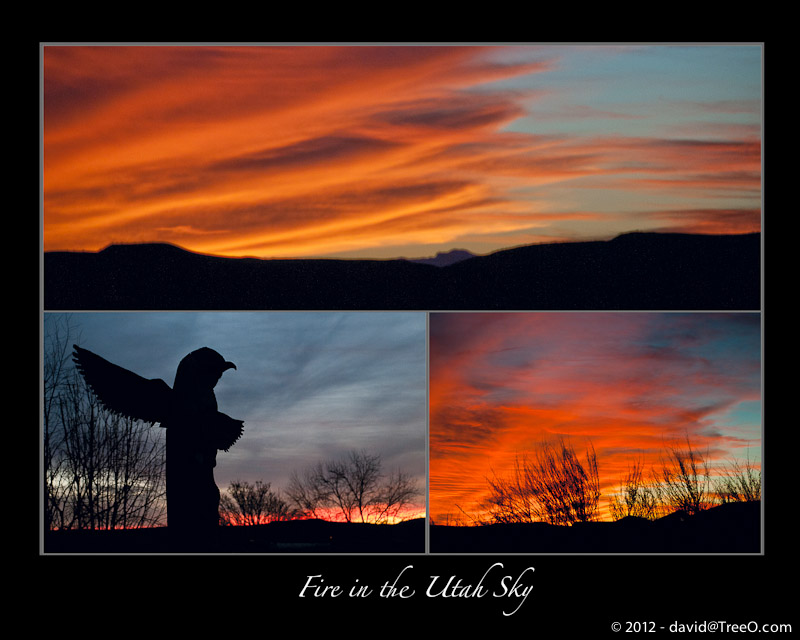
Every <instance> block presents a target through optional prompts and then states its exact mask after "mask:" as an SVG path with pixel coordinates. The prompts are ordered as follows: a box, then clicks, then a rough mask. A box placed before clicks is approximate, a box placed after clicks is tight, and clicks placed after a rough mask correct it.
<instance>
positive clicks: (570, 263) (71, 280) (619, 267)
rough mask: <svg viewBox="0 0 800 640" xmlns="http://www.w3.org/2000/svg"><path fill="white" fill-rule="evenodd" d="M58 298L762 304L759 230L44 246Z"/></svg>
mask: <svg viewBox="0 0 800 640" xmlns="http://www.w3.org/2000/svg"><path fill="white" fill-rule="evenodd" d="M43 269H44V282H43V284H44V308H45V309H46V310H50V311H56V310H112V309H113V310H131V309H135V310H143V311H144V310H187V309H192V310H198V311H199V310H224V309H236V310H248V309H257V310H295V311H302V310H360V311H369V310H431V311H434V310H493V309H494V310H504V311H511V310H653V309H658V310H670V309H677V310H682V311H690V310H757V309H759V308H760V302H761V298H760V287H761V234H758V233H754V234H745V235H727V236H711V235H691V234H664V233H629V234H625V235H621V236H619V237H617V238H615V239H613V240H609V241H597V242H568V243H559V244H542V245H530V246H524V247H517V248H514V249H507V250H504V251H498V252H496V253H493V254H490V255H487V256H475V257H473V258H469V259H467V260H462V261H460V262H457V263H456V264H451V265H449V266H444V267H438V266H433V265H431V264H420V263H417V262H413V261H408V260H402V259H398V260H305V259H298V260H263V259H255V258H220V257H213V256H207V255H201V254H197V253H192V252H189V251H185V250H183V249H180V248H178V247H175V246H172V245H166V244H141V245H112V246H110V247H108V248H106V249H104V250H103V251H99V252H97V253H73V252H48V253H45V254H44V261H43Z"/></svg>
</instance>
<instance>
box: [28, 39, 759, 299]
mask: <svg viewBox="0 0 800 640" xmlns="http://www.w3.org/2000/svg"><path fill="white" fill-rule="evenodd" d="M40 73H41V78H40V79H41V85H40V87H41V102H40V108H41V133H42V136H41V165H40V169H41V184H42V193H41V202H40V207H41V208H40V216H41V225H42V227H41V229H42V298H43V306H44V310H45V311H67V310H420V311H428V310H430V311H437V310H454V311H459V310H474V311H483V310H487V311H490V310H505V311H513V310H531V311H535V310H585V311H593V310H597V311H603V310H622V311H625V310H631V311H633V310H663V311H670V310H681V311H692V310H709V311H714V310H726V311H730V310H741V311H758V310H761V306H762V271H761V267H762V253H763V245H762V234H761V227H762V196H763V193H762V129H763V116H762V109H763V105H762V88H763V87H762V84H763V45H761V44H758V43H756V44H746V43H742V44H715V43H709V44H685V43H682V44H618V45H612V44H596V45H594V44H572V45H571V44H563V45H562V44H558V45H556V44H541V45H537V44H492V45H489V44H472V45H458V46H453V45H449V44H430V45H418V44H413V45H404V44H396V45H395V44H370V45H362V44H330V45H328V44H326V45H306V44H302V45H301V44H296V45H294V44H281V45H277V46H273V45H244V44H233V45H225V44H219V45H216V44H215V45H213V46H211V45H209V46H205V45H194V44H193V45H184V44H163V45H161V44H159V45H154V44H144V45H129V44H124V45H122V44H103V45H95V44H91V43H86V44H57V43H56V44H47V43H42V44H41V46H40Z"/></svg>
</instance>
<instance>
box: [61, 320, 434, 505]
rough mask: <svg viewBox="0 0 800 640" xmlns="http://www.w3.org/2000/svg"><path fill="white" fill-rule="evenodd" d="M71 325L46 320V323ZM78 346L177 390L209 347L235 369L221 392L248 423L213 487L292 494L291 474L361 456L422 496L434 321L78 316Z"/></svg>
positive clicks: (221, 399) (228, 409) (226, 405)
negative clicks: (194, 356) (189, 365)
mask: <svg viewBox="0 0 800 640" xmlns="http://www.w3.org/2000/svg"><path fill="white" fill-rule="evenodd" d="M62 315H63V314H55V313H53V314H50V313H48V314H45V336H46V335H47V330H48V325H49V323H50V322H52V321H54V320H57V319H58V318H59V317H60V316H62ZM70 321H71V324H72V326H73V329H74V333H73V335H71V336H70V340H71V342H74V343H77V344H79V345H80V346H82V347H84V348H87V349H89V350H91V351H94V352H95V353H97V354H98V355H101V356H103V357H104V358H106V359H107V360H110V361H111V362H114V363H115V364H118V365H120V366H123V367H126V368H128V369H131V370H133V371H135V372H136V373H138V374H140V375H142V376H144V377H146V378H162V379H163V380H165V381H166V382H167V383H168V384H169V385H170V386H172V383H173V381H174V377H175V371H176V369H177V366H178V363H179V362H180V360H181V358H183V357H184V356H185V355H186V354H188V353H189V352H191V351H193V350H194V349H198V348H200V347H204V346H205V347H211V348H212V349H215V350H216V351H218V352H219V353H220V354H222V356H223V357H224V358H225V359H226V360H230V361H232V362H234V363H235V364H236V366H237V369H236V370H230V371H228V372H226V373H225V374H224V375H223V377H222V379H221V380H220V381H219V383H218V384H217V387H216V389H215V392H216V396H217V402H218V404H219V409H220V411H222V412H224V413H227V414H228V415H230V416H232V417H234V418H237V419H241V420H244V421H245V432H244V435H243V437H242V439H241V440H240V441H239V442H237V444H236V445H235V446H234V447H233V448H232V449H231V450H230V451H229V452H228V453H224V452H221V453H220V454H219V455H218V457H217V469H216V472H215V475H216V479H217V484H218V485H219V486H220V488H224V487H226V486H227V485H228V484H229V482H230V481H231V480H236V479H239V480H247V481H250V482H254V481H255V480H263V481H265V482H271V483H272V486H273V488H282V487H284V486H285V485H286V482H287V480H288V477H289V475H290V474H291V472H292V471H293V470H298V471H301V470H302V469H304V468H305V467H307V466H309V465H311V464H313V463H315V462H317V461H318V460H321V459H327V458H331V457H339V456H340V455H343V454H346V453H347V452H348V451H350V450H353V449H366V450H367V451H369V452H372V453H379V454H380V455H381V457H382V460H383V463H384V469H385V470H386V471H390V470H395V469H397V468H400V469H403V470H404V471H406V472H407V473H410V474H412V475H413V476H415V477H416V478H418V483H419V486H420V488H421V489H423V490H424V488H425V474H426V468H425V460H426V435H427V366H426V314H424V313H415V312H398V313H393V312H392V313H388V312H387V313H383V312H375V313H372V312H355V313H334V312H330V313H329V312H206V313H197V312H170V313H158V312H153V313H150V312H130V313H73V314H70Z"/></svg>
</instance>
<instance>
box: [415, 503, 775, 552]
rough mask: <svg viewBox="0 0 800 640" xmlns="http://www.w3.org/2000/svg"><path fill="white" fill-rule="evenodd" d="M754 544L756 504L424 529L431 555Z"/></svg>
mask: <svg viewBox="0 0 800 640" xmlns="http://www.w3.org/2000/svg"><path fill="white" fill-rule="evenodd" d="M760 542H761V503H760V502H738V503H731V504H725V505H721V506H718V507H714V508H713V509H709V510H707V511H703V512H700V513H699V514H697V515H694V516H690V515H687V514H686V513H684V512H676V513H672V514H670V515H668V516H665V517H663V518H660V519H658V520H653V521H651V520H645V519H643V518H633V517H628V518H623V519H622V520H618V521H617V522H586V523H579V524H576V525H573V526H571V527H564V526H557V525H551V524H545V523H541V522H536V523H530V524H494V525H486V526H475V527H453V526H432V527H431V530H430V545H431V546H430V549H431V552H432V553H760V551H761V544H760Z"/></svg>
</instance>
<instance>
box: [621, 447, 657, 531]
mask: <svg viewBox="0 0 800 640" xmlns="http://www.w3.org/2000/svg"><path fill="white" fill-rule="evenodd" d="M659 507H660V491H659V487H658V486H657V484H655V483H648V482H647V481H646V480H645V477H644V466H643V463H642V461H641V460H636V461H635V462H634V463H633V464H632V465H631V466H629V467H628V473H627V475H626V476H625V478H624V479H623V480H622V483H621V484H620V488H619V492H618V493H617V494H615V495H613V496H611V500H610V510H611V517H612V518H613V519H614V520H621V519H622V518H625V517H627V516H634V517H637V518H647V519H648V520H652V519H654V518H656V517H657V516H658V514H659Z"/></svg>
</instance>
